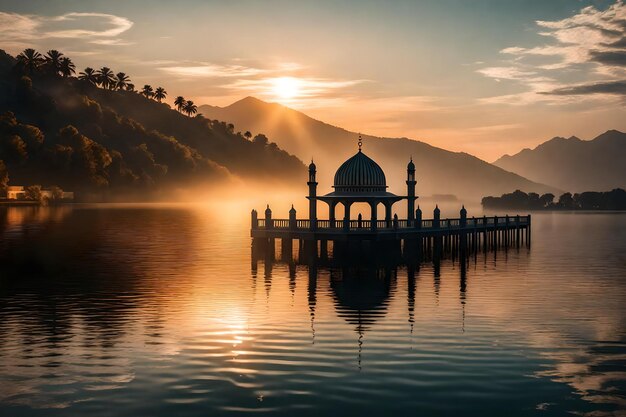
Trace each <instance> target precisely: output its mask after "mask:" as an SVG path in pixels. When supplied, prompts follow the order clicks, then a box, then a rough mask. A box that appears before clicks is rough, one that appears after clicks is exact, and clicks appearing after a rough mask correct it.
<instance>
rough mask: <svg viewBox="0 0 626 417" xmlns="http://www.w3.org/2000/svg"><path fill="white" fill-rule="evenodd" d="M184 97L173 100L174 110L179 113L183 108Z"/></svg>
mask: <svg viewBox="0 0 626 417" xmlns="http://www.w3.org/2000/svg"><path fill="white" fill-rule="evenodd" d="M185 103H186V101H185V97H183V96H178V97H176V100H174V105H175V106H176V110H178V111H179V112H182V111H183V108H184V107H185Z"/></svg>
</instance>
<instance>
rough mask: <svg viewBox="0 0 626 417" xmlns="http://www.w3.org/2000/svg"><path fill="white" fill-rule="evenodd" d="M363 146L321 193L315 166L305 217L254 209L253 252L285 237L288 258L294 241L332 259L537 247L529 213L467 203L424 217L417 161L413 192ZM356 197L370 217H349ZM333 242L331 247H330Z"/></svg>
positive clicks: (304, 251) (268, 249) (410, 178)
mask: <svg viewBox="0 0 626 417" xmlns="http://www.w3.org/2000/svg"><path fill="white" fill-rule="evenodd" d="M358 146H359V149H358V152H357V153H356V154H355V155H353V156H352V157H351V158H349V159H347V160H346V161H345V162H344V163H343V164H342V165H341V166H340V167H339V168H338V169H337V171H336V173H335V179H334V185H333V188H334V191H333V192H330V193H327V194H324V195H318V193H317V185H318V183H317V180H316V173H317V167H316V166H315V163H314V162H313V161H311V164H310V165H309V180H308V182H307V185H308V187H309V195H308V196H307V199H308V200H309V213H308V214H309V215H308V219H298V218H297V216H296V210H295V209H294V208H293V206H292V207H291V210H290V211H289V218H288V219H274V218H272V210H271V209H270V207H269V205H268V206H267V209H266V210H265V217H264V218H259V216H258V213H257V211H256V210H252V219H251V220H252V221H251V228H250V234H251V236H252V239H253V244H252V248H253V255H255V253H258V252H259V251H262V252H265V254H266V255H268V256H269V257H270V258H273V257H274V252H275V250H276V240H277V239H278V240H280V245H281V253H282V254H283V255H281V256H284V257H289V256H290V255H291V254H292V253H293V242H294V241H296V242H298V253H299V255H298V256H299V257H304V258H307V259H317V258H319V259H322V260H324V259H327V258H328V256H329V253H332V256H333V258H334V259H339V258H344V259H349V258H352V259H357V260H358V261H359V262H367V261H368V260H369V259H372V258H381V257H382V258H384V259H387V260H394V262H396V261H398V260H402V259H403V260H405V261H406V262H412V261H413V260H417V261H420V260H422V259H433V260H437V259H440V258H441V256H442V255H444V254H448V253H450V254H452V255H453V256H454V255H456V254H459V255H461V256H465V255H466V254H468V252H469V251H473V252H476V251H478V250H483V251H487V250H489V249H492V248H499V247H509V246H517V247H519V246H520V245H522V244H524V243H525V244H526V245H530V215H527V216H519V215H516V216H508V215H507V216H503V217H499V216H493V217H486V216H483V217H471V218H468V217H467V211H466V210H465V207H463V208H461V210H460V212H459V217H458V218H454V219H447V218H446V219H442V218H441V216H440V210H439V208H438V207H435V210H434V211H433V218H432V219H423V218H422V211H421V209H420V208H419V206H417V209H415V202H416V200H417V199H418V198H419V197H418V196H417V194H416V185H417V179H416V177H415V164H414V163H413V160H412V159H411V160H410V161H409V163H408V164H407V177H406V187H407V188H406V195H397V194H393V193H391V192H389V191H387V188H388V187H387V181H386V178H385V173H384V171H383V170H382V168H381V167H380V166H379V165H378V164H377V163H376V162H375V161H374V160H372V159H371V158H370V157H368V156H367V155H365V153H363V152H362V149H361V148H362V142H361V138H360V137H359V142H358ZM400 200H406V201H407V212H406V219H399V218H398V215H397V214H394V215H393V216H392V212H393V205H394V204H395V203H396V202H398V201H400ZM318 201H320V202H323V203H326V204H328V213H329V219H328V220H322V219H318V218H317V203H318ZM355 203H365V204H367V205H369V207H370V219H369V220H364V219H363V218H362V217H361V215H360V214H359V215H358V218H357V219H356V220H354V219H352V218H351V216H350V208H351V206H353V205H354V204H355ZM339 205H342V206H343V209H344V210H343V212H344V218H343V219H336V217H335V209H336V208H337V206H339ZM379 205H382V206H383V207H384V219H383V220H379V219H378V206H379ZM329 243H330V246H331V249H330V250H329Z"/></svg>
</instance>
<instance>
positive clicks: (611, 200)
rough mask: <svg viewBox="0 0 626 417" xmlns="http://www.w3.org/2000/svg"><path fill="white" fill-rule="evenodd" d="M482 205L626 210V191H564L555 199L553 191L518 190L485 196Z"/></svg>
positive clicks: (544, 208) (522, 207) (498, 207)
mask: <svg viewBox="0 0 626 417" xmlns="http://www.w3.org/2000/svg"><path fill="white" fill-rule="evenodd" d="M482 205H483V207H484V208H487V209H528V210H626V191H624V190H623V189H621V188H616V189H614V190H611V191H606V192H597V191H586V192H584V193H579V194H578V193H577V194H572V193H564V194H562V195H561V196H560V197H559V198H558V199H557V200H555V196H554V194H552V193H547V194H543V195H539V194H537V193H528V194H527V193H525V192H523V191H520V190H516V191H515V192H512V193H509V194H502V196H500V197H491V196H490V197H484V198H483V199H482Z"/></svg>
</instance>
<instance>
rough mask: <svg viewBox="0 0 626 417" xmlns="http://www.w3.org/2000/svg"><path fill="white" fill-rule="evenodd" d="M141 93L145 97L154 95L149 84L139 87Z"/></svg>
mask: <svg viewBox="0 0 626 417" xmlns="http://www.w3.org/2000/svg"><path fill="white" fill-rule="evenodd" d="M141 95H142V96H144V97H145V98H152V96H154V90H153V89H152V87H151V86H150V85H148V84H146V85H144V86H143V88H142V89H141Z"/></svg>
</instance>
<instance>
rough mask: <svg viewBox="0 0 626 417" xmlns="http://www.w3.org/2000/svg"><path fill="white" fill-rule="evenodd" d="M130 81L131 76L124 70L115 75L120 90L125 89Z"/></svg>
mask: <svg viewBox="0 0 626 417" xmlns="http://www.w3.org/2000/svg"><path fill="white" fill-rule="evenodd" d="M128 83H130V77H129V76H128V75H126V74H125V73H123V72H118V73H117V74H116V75H115V87H116V88H117V89H118V90H123V89H125V88H126V86H127V85H128Z"/></svg>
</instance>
